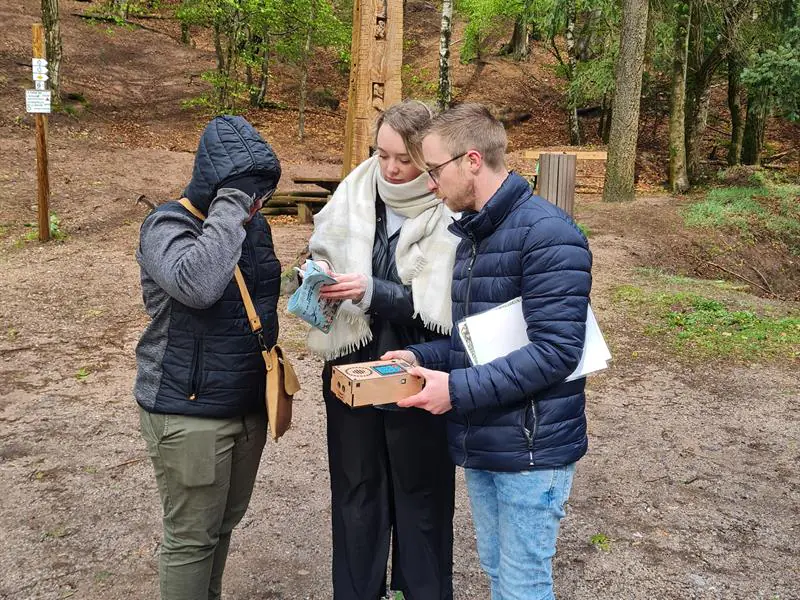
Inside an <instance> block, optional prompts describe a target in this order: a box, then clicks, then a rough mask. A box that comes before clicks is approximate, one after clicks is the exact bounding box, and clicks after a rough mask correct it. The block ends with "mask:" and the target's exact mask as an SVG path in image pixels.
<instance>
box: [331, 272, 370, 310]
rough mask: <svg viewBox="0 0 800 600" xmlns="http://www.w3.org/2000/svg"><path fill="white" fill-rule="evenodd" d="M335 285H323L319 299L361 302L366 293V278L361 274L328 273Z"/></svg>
mask: <svg viewBox="0 0 800 600" xmlns="http://www.w3.org/2000/svg"><path fill="white" fill-rule="evenodd" d="M330 276H331V277H333V278H334V279H336V283H332V284H330V285H323V286H322V287H321V288H320V289H319V295H320V298H324V299H325V300H352V301H353V302H356V303H357V302H361V300H363V299H364V294H365V293H366V291H367V276H366V275H364V274H362V273H330Z"/></svg>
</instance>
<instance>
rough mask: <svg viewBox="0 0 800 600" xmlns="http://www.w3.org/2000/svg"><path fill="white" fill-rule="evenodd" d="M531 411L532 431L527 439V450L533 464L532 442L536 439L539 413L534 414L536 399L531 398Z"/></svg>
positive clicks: (532, 464)
mask: <svg viewBox="0 0 800 600" xmlns="http://www.w3.org/2000/svg"><path fill="white" fill-rule="evenodd" d="M531 411H532V412H533V432H531V438H530V440H528V451H529V453H530V459H531V466H532V467H533V466H534V465H535V463H534V461H533V442H534V441H535V440H536V430H537V429H539V415H537V414H536V401H535V400H533V399H531Z"/></svg>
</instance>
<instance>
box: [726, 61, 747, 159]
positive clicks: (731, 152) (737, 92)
mask: <svg viewBox="0 0 800 600" xmlns="http://www.w3.org/2000/svg"><path fill="white" fill-rule="evenodd" d="M741 76H742V62H741V60H740V57H739V56H737V55H736V54H735V53H732V54H731V55H730V56H728V109H729V110H730V111H731V143H730V146H728V164H729V165H731V166H732V165H738V164H741V155H742V136H743V135H744V123H743V122H742V93H741V92H742V84H741Z"/></svg>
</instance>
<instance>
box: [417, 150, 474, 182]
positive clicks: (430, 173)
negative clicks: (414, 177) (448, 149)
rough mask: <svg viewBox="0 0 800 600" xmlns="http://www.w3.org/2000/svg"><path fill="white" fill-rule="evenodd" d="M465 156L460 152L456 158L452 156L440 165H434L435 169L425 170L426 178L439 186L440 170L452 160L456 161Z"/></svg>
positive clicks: (464, 153)
mask: <svg viewBox="0 0 800 600" xmlns="http://www.w3.org/2000/svg"><path fill="white" fill-rule="evenodd" d="M466 155H467V153H466V152H462V153H461V154H459V155H458V156H454V157H453V158H451V159H450V160H446V161H444V162H443V163H442V164H440V165H436V166H435V167H431V168H430V169H428V170H427V173H428V176H429V177H430V178H431V179H433V183H435V184H436V185H439V175H441V174H442V169H444V168H445V167H446V166H447V165H449V164H450V163H451V162H453V161H454V160H458V159H459V158H461V157H462V156H466Z"/></svg>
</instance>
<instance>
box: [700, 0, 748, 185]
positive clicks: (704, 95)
mask: <svg viewBox="0 0 800 600" xmlns="http://www.w3.org/2000/svg"><path fill="white" fill-rule="evenodd" d="M752 2H753V0H738V2H736V3H735V4H726V5H725V10H724V14H723V17H722V21H723V26H722V30H723V31H722V35H720V36H719V37H718V40H717V42H716V44H715V45H714V47H713V49H712V50H711V52H710V53H709V54H708V55H707V56H706V55H705V53H704V46H705V36H704V34H703V23H702V15H703V6H702V3H701V2H694V3H693V6H692V16H691V35H690V41H689V56H690V60H689V75H688V77H687V101H686V160H687V167H688V172H689V181H690V182H693V181H695V180H696V179H697V176H698V175H699V170H700V159H701V156H702V155H701V150H700V143H701V141H702V139H703V134H704V133H705V129H706V124H707V122H708V108H709V101H710V89H709V88H710V86H711V79H712V77H713V76H714V73H715V72H716V70H717V67H719V65H720V64H721V63H722V60H723V59H724V58H725V56H726V55H727V54H728V52H729V50H730V48H731V45H732V44H733V43H734V42H735V41H736V39H737V36H738V33H737V30H738V28H739V24H740V23H741V22H742V20H743V19H744V18H745V17H746V16H747V15H748V14H750V13H749V9H750V6H751V5H752Z"/></svg>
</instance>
